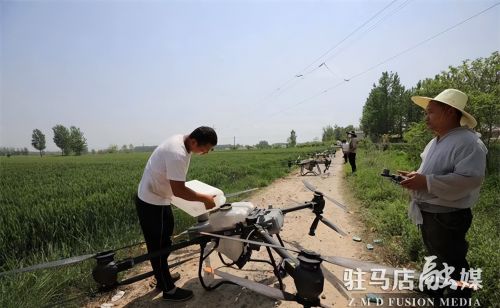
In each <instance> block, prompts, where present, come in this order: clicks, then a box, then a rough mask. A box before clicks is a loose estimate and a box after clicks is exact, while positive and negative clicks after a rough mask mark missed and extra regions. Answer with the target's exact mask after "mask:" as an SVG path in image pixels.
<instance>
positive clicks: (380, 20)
mask: <svg viewBox="0 0 500 308" xmlns="http://www.w3.org/2000/svg"><path fill="white" fill-rule="evenodd" d="M411 1H412V0H406V1H405V2H403V3H402V4H400V5H399V6H398V7H396V8H395V9H394V10H392V11H391V12H389V14H387V15H385V16H383V17H382V18H380V19H379V20H378V21H377V22H375V23H374V24H373V25H371V26H370V27H369V28H367V29H366V30H365V31H363V32H362V33H361V34H359V35H358V37H357V38H356V39H354V40H351V41H350V42H349V44H348V45H346V46H344V47H342V48H341V49H337V51H335V53H334V54H332V55H331V56H329V57H328V58H326V59H325V62H326V61H329V60H331V59H333V58H334V57H335V56H337V55H338V54H340V53H341V52H342V51H344V50H346V49H347V48H349V46H352V44H353V43H355V42H357V41H359V39H360V38H362V37H363V35H365V34H366V33H368V32H370V31H372V30H373V29H375V28H376V27H377V26H378V25H380V24H381V23H382V22H383V21H385V20H386V19H387V18H389V17H391V16H392V15H394V14H396V13H398V12H399V11H401V10H402V9H403V8H405V7H406V6H407V5H408V4H409V3H410V2H411Z"/></svg>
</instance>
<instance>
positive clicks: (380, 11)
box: [269, 0, 398, 96]
mask: <svg viewBox="0 0 500 308" xmlns="http://www.w3.org/2000/svg"><path fill="white" fill-rule="evenodd" d="M396 1H398V0H393V1H391V2H390V3H389V4H388V5H386V6H384V7H383V8H382V9H381V10H379V11H378V12H377V13H375V14H374V15H373V16H372V17H370V18H369V19H368V20H366V21H365V22H364V23H362V24H361V25H360V26H358V27H357V28H356V29H354V30H353V31H352V32H351V33H349V34H348V35H347V36H346V37H344V38H343V39H342V40H340V41H339V42H337V43H336V44H335V45H334V46H333V47H331V48H329V49H328V50H327V51H325V52H324V53H323V54H321V56H319V57H317V58H316V59H315V60H314V61H312V62H311V63H310V64H309V65H307V66H306V67H304V68H303V69H302V70H300V71H299V72H298V73H297V74H295V75H294V76H293V77H291V78H290V79H288V80H287V81H286V82H284V83H283V84H281V85H280V86H279V87H278V88H277V89H276V90H274V91H273V92H272V93H271V94H270V95H269V96H272V95H273V94H274V93H275V92H279V91H280V90H281V89H282V88H283V87H285V86H286V85H287V84H288V83H289V82H290V81H292V80H295V79H296V78H297V76H300V75H304V72H305V71H306V70H307V69H308V68H309V67H311V66H312V65H313V64H315V63H316V62H318V61H319V60H320V59H321V58H323V57H324V56H326V55H327V54H329V53H330V52H331V51H332V50H334V49H335V48H337V47H338V46H339V45H340V44H342V43H343V42H345V41H346V40H347V39H349V38H350V37H351V36H352V35H354V34H355V33H356V32H358V31H359V30H360V29H361V28H363V27H364V26H365V25H366V24H368V23H369V22H370V21H372V20H373V19H374V18H376V17H377V16H378V15H380V14H381V13H382V12H383V11H385V10H386V9H387V8H389V7H390V6H391V5H392V4H393V3H394V2H396ZM316 69H318V68H317V67H316V68H314V69H313V70H311V71H309V72H307V73H306V74H310V73H312V72H314V71H315V70H316Z"/></svg>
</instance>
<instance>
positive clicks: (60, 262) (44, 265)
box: [0, 254, 97, 277]
mask: <svg viewBox="0 0 500 308" xmlns="http://www.w3.org/2000/svg"><path fill="white" fill-rule="evenodd" d="M96 255H97V254H88V255H81V256H76V257H71V258H66V259H62V260H57V261H52V262H47V263H41V264H37V265H33V266H28V267H23V268H19V269H15V270H11V271H7V272H2V273H0V277H2V276H4V275H9V274H16V273H24V272H32V271H36V270H41V269H47V268H53V267H59V266H64V265H70V264H75V263H79V262H83V261H85V260H88V259H91V258H94V257H95V256H96Z"/></svg>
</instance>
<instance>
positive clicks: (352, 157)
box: [349, 152, 356, 172]
mask: <svg viewBox="0 0 500 308" xmlns="http://www.w3.org/2000/svg"><path fill="white" fill-rule="evenodd" d="M349 164H351V169H352V172H356V153H352V152H349Z"/></svg>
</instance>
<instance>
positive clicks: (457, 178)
mask: <svg viewBox="0 0 500 308" xmlns="http://www.w3.org/2000/svg"><path fill="white" fill-rule="evenodd" d="M411 99H412V101H413V102H414V103H415V104H417V105H419V106H420V107H422V108H424V109H425V112H426V116H425V121H426V124H427V126H428V128H429V129H430V130H432V131H433V132H434V134H435V135H436V137H435V138H434V139H432V140H431V141H430V142H429V143H428V144H427V146H426V147H425V149H424V151H423V153H422V154H421V157H422V163H421V165H420V168H419V169H418V170H417V171H412V172H405V171H399V173H400V174H401V175H403V176H405V177H407V178H406V179H405V180H404V181H402V182H401V185H402V186H403V187H405V188H407V189H410V190H411V191H412V202H411V204H410V207H409V211H408V213H409V216H410V218H411V219H412V221H413V222H414V223H416V224H418V225H420V230H421V232H422V239H423V242H424V245H425V247H426V249H427V252H428V254H429V255H434V256H436V257H437V259H436V260H435V261H436V262H437V266H438V269H442V268H443V265H442V263H446V264H447V265H448V266H453V267H454V268H455V270H454V271H453V273H452V274H451V278H452V279H454V280H458V281H459V280H462V279H463V277H461V276H462V275H461V271H462V269H465V272H467V271H468V270H469V264H468V263H467V260H466V255H467V250H468V243H467V241H466V240H465V235H466V233H467V231H468V230H469V227H470V225H471V222H472V212H471V207H473V206H474V204H475V203H476V202H477V200H478V198H479V189H480V186H481V183H482V181H483V179H484V174H485V166H486V153H487V150H486V147H485V146H484V144H483V143H482V141H481V140H480V139H479V137H478V136H477V135H476V134H475V133H474V132H473V131H472V130H471V129H472V128H474V127H475V126H476V124H477V122H476V120H475V119H474V117H473V116H472V115H470V114H469V113H467V112H465V111H464V108H465V105H466V103H467V95H466V94H465V93H463V92H461V91H459V90H455V89H447V90H444V91H443V92H441V93H440V94H439V95H438V96H436V97H434V98H429V97H422V96H413V97H412V98H411ZM461 278H462V279H461ZM431 292H432V291H431ZM431 296H433V297H434V299H435V305H439V304H440V303H442V301H440V299H446V298H450V299H451V298H458V299H461V298H464V299H469V298H470V296H471V289H469V288H466V289H463V290H461V288H460V287H459V288H457V290H452V289H450V288H447V289H442V288H441V289H438V290H437V291H434V292H432V294H431ZM465 306H468V305H467V304H466V305H465Z"/></svg>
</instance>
